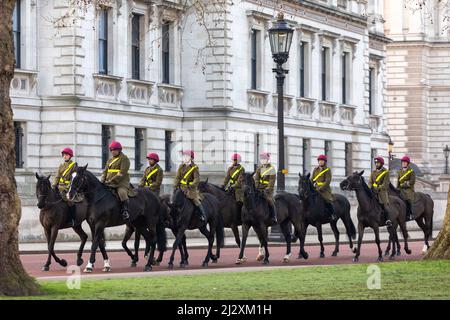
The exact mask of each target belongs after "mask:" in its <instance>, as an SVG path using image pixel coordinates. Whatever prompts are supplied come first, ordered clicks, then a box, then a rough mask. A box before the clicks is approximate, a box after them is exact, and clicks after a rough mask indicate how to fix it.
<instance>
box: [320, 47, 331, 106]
mask: <svg viewBox="0 0 450 320" xmlns="http://www.w3.org/2000/svg"><path fill="white" fill-rule="evenodd" d="M328 50H329V49H328V48H326V47H323V48H322V63H321V73H322V74H321V76H322V77H321V82H322V100H323V101H326V100H327V98H328V97H327V91H328V87H327V85H328V84H327V68H328V66H327V55H328Z"/></svg>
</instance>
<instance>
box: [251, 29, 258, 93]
mask: <svg viewBox="0 0 450 320" xmlns="http://www.w3.org/2000/svg"><path fill="white" fill-rule="evenodd" d="M258 35H259V31H258V30H255V29H252V34H251V59H250V63H251V89H257V88H258V80H257V77H258Z"/></svg>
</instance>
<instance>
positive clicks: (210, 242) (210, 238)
mask: <svg viewBox="0 0 450 320" xmlns="http://www.w3.org/2000/svg"><path fill="white" fill-rule="evenodd" d="M210 229H211V231H208V229H207V228H206V225H203V226H202V227H200V228H199V230H200V232H201V233H202V234H203V235H204V236H205V237H206V239H208V252H207V253H206V257H205V260H204V261H203V263H202V267H207V266H208V263H209V260H210V259H211V257H212V255H213V254H212V247H213V244H214V232H213V230H214V229H213V228H212V227H211V226H210Z"/></svg>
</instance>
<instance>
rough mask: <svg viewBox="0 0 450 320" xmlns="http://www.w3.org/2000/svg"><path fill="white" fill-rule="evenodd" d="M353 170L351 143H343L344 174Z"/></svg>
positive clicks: (347, 174)
mask: <svg viewBox="0 0 450 320" xmlns="http://www.w3.org/2000/svg"><path fill="white" fill-rule="evenodd" d="M352 171H353V150H352V144H351V143H346V144H345V175H346V176H349V175H350V174H352Z"/></svg>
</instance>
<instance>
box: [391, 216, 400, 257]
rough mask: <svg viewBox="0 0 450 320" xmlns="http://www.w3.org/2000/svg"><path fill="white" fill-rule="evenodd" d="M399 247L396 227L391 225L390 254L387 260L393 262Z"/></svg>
mask: <svg viewBox="0 0 450 320" xmlns="http://www.w3.org/2000/svg"><path fill="white" fill-rule="evenodd" d="M399 247H400V243H399V241H398V235H397V225H396V224H393V225H392V253H391V255H390V256H389V260H394V258H395V255H396V254H397V250H400V249H399Z"/></svg>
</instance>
